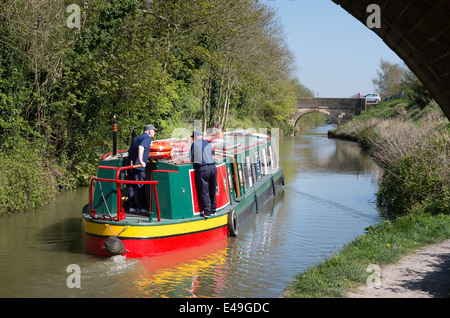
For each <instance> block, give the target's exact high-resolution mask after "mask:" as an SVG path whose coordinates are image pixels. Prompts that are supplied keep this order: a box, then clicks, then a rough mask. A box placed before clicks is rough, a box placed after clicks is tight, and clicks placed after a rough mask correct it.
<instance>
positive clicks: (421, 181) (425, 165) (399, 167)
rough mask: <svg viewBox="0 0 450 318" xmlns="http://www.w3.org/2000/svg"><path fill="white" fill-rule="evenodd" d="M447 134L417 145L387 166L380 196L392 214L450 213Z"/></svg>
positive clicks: (378, 196)
mask: <svg viewBox="0 0 450 318" xmlns="http://www.w3.org/2000/svg"><path fill="white" fill-rule="evenodd" d="M447 137H448V136H446V135H441V137H438V138H433V139H432V140H430V141H429V143H428V147H422V148H416V149H415V151H414V152H413V153H410V154H408V155H406V156H404V157H402V158H400V159H398V160H396V161H394V162H393V163H392V164H391V165H390V166H389V167H388V168H387V169H386V171H385V173H384V175H383V177H382V180H381V183H380V187H379V190H378V194H377V199H378V202H379V204H380V205H381V207H383V208H384V210H385V212H386V213H387V215H388V216H389V217H396V216H399V215H405V214H408V213H411V212H414V211H415V212H418V211H419V212H425V213H430V214H439V213H444V214H449V213H450V191H449V169H448V158H449V140H448V138H447Z"/></svg>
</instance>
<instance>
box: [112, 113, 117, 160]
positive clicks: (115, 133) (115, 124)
mask: <svg viewBox="0 0 450 318" xmlns="http://www.w3.org/2000/svg"><path fill="white" fill-rule="evenodd" d="M112 154H113V156H115V155H116V154H117V119H116V115H114V125H113V153H112Z"/></svg>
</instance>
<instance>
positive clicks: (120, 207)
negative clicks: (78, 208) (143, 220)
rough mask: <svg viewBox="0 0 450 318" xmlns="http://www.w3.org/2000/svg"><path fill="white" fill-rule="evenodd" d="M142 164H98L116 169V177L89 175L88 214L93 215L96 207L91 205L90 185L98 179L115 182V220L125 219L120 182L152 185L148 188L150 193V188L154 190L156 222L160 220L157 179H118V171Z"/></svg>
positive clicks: (101, 167)
mask: <svg viewBox="0 0 450 318" xmlns="http://www.w3.org/2000/svg"><path fill="white" fill-rule="evenodd" d="M140 167H142V165H137V166H125V167H110V166H99V167H98V168H99V169H110V170H117V171H116V178H115V179H105V178H98V177H91V178H90V180H89V208H90V211H91V213H90V215H91V217H95V211H96V209H93V207H92V197H93V191H92V185H93V181H99V182H115V183H116V187H117V216H116V220H117V221H118V222H119V221H121V220H123V219H125V217H126V216H125V211H124V209H123V202H122V193H121V190H120V184H123V183H124V184H149V185H151V186H152V189H150V194H151V193H152V190H154V192H155V205H156V213H157V217H158V222H161V213H160V210H159V201H158V190H157V189H156V185H157V184H158V181H134V180H119V176H120V172H121V171H123V170H126V169H132V168H140ZM151 204H152V203H151V201H150V207H149V211H151Z"/></svg>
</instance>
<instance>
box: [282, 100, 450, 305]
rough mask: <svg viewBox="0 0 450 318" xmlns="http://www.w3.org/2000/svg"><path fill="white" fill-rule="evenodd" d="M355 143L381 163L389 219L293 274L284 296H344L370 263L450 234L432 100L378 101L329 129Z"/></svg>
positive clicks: (445, 147)
mask: <svg viewBox="0 0 450 318" xmlns="http://www.w3.org/2000/svg"><path fill="white" fill-rule="evenodd" d="M332 135H333V136H335V137H339V138H345V139H351V140H355V141H358V142H359V143H360V144H361V146H362V148H363V149H365V150H366V151H368V152H369V153H370V155H371V156H372V157H373V158H374V159H375V160H376V161H377V162H379V163H380V165H382V166H383V167H384V168H385V172H384V174H383V177H382V179H381V181H380V187H379V191H378V193H377V203H378V205H379V207H380V208H381V210H382V211H383V212H384V213H385V216H386V218H387V219H388V220H391V221H385V222H383V223H380V224H377V225H374V226H371V227H369V228H367V229H366V234H364V235H362V236H359V237H357V238H356V239H355V240H354V241H353V242H351V243H349V244H347V245H346V246H345V247H343V248H342V249H341V250H340V251H339V253H338V254H336V255H331V256H330V258H329V259H326V260H324V261H323V262H322V263H321V264H319V265H316V266H312V267H311V268H309V269H308V270H306V271H305V272H303V273H301V274H298V275H296V276H295V277H294V279H293V281H292V282H291V284H290V285H289V286H288V288H287V289H286V291H285V292H284V293H283V296H284V297H345V295H346V292H347V290H349V289H351V288H353V287H357V286H360V285H363V284H366V281H367V279H368V277H369V275H371V274H372V271H369V272H367V271H366V270H367V267H368V266H369V265H371V264H376V265H378V266H383V265H387V264H392V263H396V262H397V261H398V260H399V259H400V258H401V257H402V256H403V255H405V254H407V253H409V252H411V251H413V250H415V249H417V248H419V247H422V246H425V245H428V244H434V243H439V242H441V241H443V240H445V239H448V238H450V215H449V213H450V190H449V182H450V180H449V179H450V171H449V164H448V160H449V158H450V154H449V151H450V125H449V122H448V120H447V119H446V118H445V117H444V116H443V114H442V112H441V111H440V110H439V108H438V107H437V105H435V104H431V105H429V106H428V107H425V108H423V109H421V108H418V107H415V106H414V105H411V104H408V102H404V101H398V100H397V101H390V102H386V103H381V104H380V105H378V106H377V107H374V108H372V109H370V110H368V111H366V112H365V113H363V114H362V115H360V116H358V117H356V118H355V119H354V120H352V121H350V122H349V123H348V124H346V125H344V126H343V127H340V128H339V129H338V130H336V131H334V132H333V133H332Z"/></svg>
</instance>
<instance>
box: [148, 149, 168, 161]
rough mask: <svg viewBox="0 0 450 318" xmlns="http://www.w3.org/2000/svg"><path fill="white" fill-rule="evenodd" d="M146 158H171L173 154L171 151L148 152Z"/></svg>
mask: <svg viewBox="0 0 450 318" xmlns="http://www.w3.org/2000/svg"><path fill="white" fill-rule="evenodd" d="M148 156H149V157H150V158H155V159H165V158H171V157H173V152H172V151H154V152H150V153H149V155H148Z"/></svg>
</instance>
